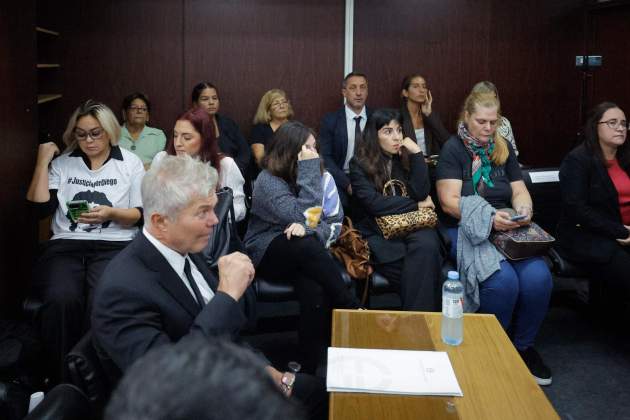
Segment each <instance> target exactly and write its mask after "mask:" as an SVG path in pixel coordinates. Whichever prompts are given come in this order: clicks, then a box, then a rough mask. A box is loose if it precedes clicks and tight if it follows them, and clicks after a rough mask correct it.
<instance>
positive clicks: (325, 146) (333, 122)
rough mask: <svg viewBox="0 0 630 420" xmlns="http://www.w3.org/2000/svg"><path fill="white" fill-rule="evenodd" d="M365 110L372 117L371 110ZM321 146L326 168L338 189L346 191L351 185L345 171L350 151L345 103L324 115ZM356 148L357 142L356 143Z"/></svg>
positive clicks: (320, 133)
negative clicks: (344, 167) (347, 155)
mask: <svg viewBox="0 0 630 420" xmlns="http://www.w3.org/2000/svg"><path fill="white" fill-rule="evenodd" d="M365 112H366V114H367V116H368V118H369V117H370V110H369V109H368V108H367V107H366V109H365ZM319 147H320V150H321V154H322V156H323V157H324V165H325V166H326V170H327V171H328V172H330V174H331V175H332V176H333V178H334V179H335V184H337V189H338V190H340V191H339V192H340V193H341V192H342V191H343V192H345V191H346V189H347V188H348V185H350V178H348V175H346V173H345V172H344V171H343V164H344V162H345V160H346V153H348V126H347V124H346V107H345V105H344V106H343V107H341V109H338V110H337V111H335V112H331V113H328V114H326V115H325V116H324V119H323V120H322V123H321V125H320V127H319ZM355 150H356V144H355Z"/></svg>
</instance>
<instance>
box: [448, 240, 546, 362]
mask: <svg viewBox="0 0 630 420" xmlns="http://www.w3.org/2000/svg"><path fill="white" fill-rule="evenodd" d="M448 235H449V237H450V238H451V241H452V246H451V252H450V257H451V258H452V259H453V261H455V260H456V259H457V228H450V229H448ZM552 288H553V283H552V280H551V273H550V272H549V268H548V267H547V264H546V263H545V261H544V260H543V259H542V258H540V257H534V258H528V259H526V260H521V261H509V260H504V261H501V269H500V270H499V271H497V272H495V273H494V274H492V275H491V276H490V277H488V278H487V279H486V280H485V281H484V282H482V283H480V284H479V300H480V304H481V306H480V307H479V311H478V312H481V313H488V314H494V315H496V317H497V319H498V320H499V322H500V323H501V326H503V328H504V329H505V330H506V331H509V332H510V333H511V334H510V335H511V336H512V341H513V342H514V346H515V347H516V348H517V349H518V350H525V349H526V348H528V347H531V346H533V345H534V339H535V338H536V334H537V333H538V330H539V329H540V326H541V324H542V322H543V320H544V319H545V315H546V314H547V309H548V307H549V299H550V297H551V289H552Z"/></svg>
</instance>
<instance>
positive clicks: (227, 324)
mask: <svg viewBox="0 0 630 420" xmlns="http://www.w3.org/2000/svg"><path fill="white" fill-rule="evenodd" d="M217 179H218V176H217V173H216V171H215V170H214V169H213V168H212V167H210V165H208V164H205V163H202V162H198V161H195V160H193V159H192V158H189V157H174V156H173V157H166V158H164V159H163V160H162V161H161V162H160V163H159V164H158V165H154V167H152V168H151V170H149V172H147V174H146V175H145V177H144V179H143V182H142V201H143V205H144V220H145V225H144V229H143V231H142V233H140V234H138V236H137V237H136V238H135V239H134V240H133V241H132V242H131V244H129V246H127V247H126V248H125V249H124V250H123V251H121V252H120V253H119V254H118V255H117V256H116V258H114V259H113V260H112V261H111V263H110V264H109V265H108V266H107V268H106V269H105V271H104V272H103V275H102V277H101V281H100V282H99V286H98V287H97V289H96V292H95V297H94V308H93V311H92V329H93V340H94V345H95V347H96V348H97V351H98V352H99V356H101V358H102V359H103V363H104V365H105V366H106V367H107V368H109V369H108V370H110V371H111V370H112V369H114V370H120V371H123V372H124V371H125V370H127V369H128V368H129V367H130V366H131V365H132V364H133V362H134V361H135V360H137V359H138V358H140V357H141V356H143V355H144V354H145V353H147V352H148V351H149V350H151V349H152V348H155V347H158V346H160V345H164V344H169V343H174V342H180V343H183V344H185V342H186V340H193V339H195V338H202V339H206V340H207V339H211V338H212V337H217V336H222V337H227V338H228V339H231V340H233V341H236V340H238V335H239V331H240V329H241V328H242V327H243V326H244V324H245V323H246V321H247V317H246V314H245V313H244V310H243V299H241V298H242V297H243V295H244V293H245V291H246V290H247V288H248V286H249V285H250V283H251V281H252V279H253V278H254V267H253V265H252V263H251V261H250V259H249V257H247V256H246V255H244V254H241V253H233V254H230V255H227V256H225V257H222V258H221V259H219V264H218V269H219V270H218V271H219V276H218V277H219V278H218V280H217V278H216V277H215V276H214V275H213V274H212V273H211V272H210V270H208V268H207V266H206V264H205V263H204V261H203V260H202V259H201V258H200V257H199V256H197V255H194V253H196V252H199V251H201V250H202V249H203V248H204V247H205V245H206V244H207V242H208V238H209V236H210V234H211V232H212V228H213V226H214V225H215V224H216V223H217V218H216V215H215V214H214V210H213V209H214V206H215V204H216V201H217V197H216V194H215V193H214V191H215V185H216V183H217ZM261 358H263V359H264V357H263V356H262V355H261ZM264 362H265V365H266V367H265V370H266V372H267V373H268V374H269V375H270V376H271V378H272V379H273V381H274V382H275V383H276V384H277V385H278V387H279V388H280V389H282V390H283V391H284V392H285V393H286V394H287V395H290V394H291V393H292V391H293V384H294V383H295V384H296V390H295V392H296V394H301V393H302V390H303V391H304V394H303V396H304V398H305V399H310V400H309V403H312V402H313V401H314V400H317V401H318V403H319V400H320V399H318V398H317V397H313V395H314V394H317V393H318V392H319V391H320V390H318V389H313V386H312V385H313V383H312V381H314V379H313V378H310V377H304V376H301V377H300V381H296V378H295V375H294V374H293V373H289V372H284V373H281V372H279V371H278V370H276V369H275V368H273V367H272V366H271V365H270V364H269V362H268V361H266V359H264ZM302 378H304V380H302ZM300 382H303V385H305V387H306V388H307V389H305V390H304V387H302V388H301V390H300V391H298V386H297V385H301V384H300ZM315 388H317V387H315ZM322 388H323V387H322ZM323 396H324V401H325V393H323ZM298 398H300V396H299V395H298ZM310 408H311V411H313V407H310Z"/></svg>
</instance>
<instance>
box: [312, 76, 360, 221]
mask: <svg viewBox="0 0 630 420" xmlns="http://www.w3.org/2000/svg"><path fill="white" fill-rule="evenodd" d="M341 94H342V95H343V97H344V98H345V105H344V106H343V107H342V108H341V109H339V110H337V111H335V112H331V113H329V114H326V116H324V119H323V120H322V123H321V125H320V131H319V146H320V149H321V153H322V155H323V156H324V163H325V165H326V170H327V171H328V172H330V173H331V174H332V176H333V178H334V179H335V183H336V184H337V190H338V191H339V198H340V199H341V204H342V205H343V207H344V210H348V205H349V200H350V196H352V187H351V186H350V178H349V177H348V173H349V169H348V163H349V162H350V159H351V158H352V156H353V155H354V150H355V145H356V142H357V141H360V137H361V133H362V132H363V129H364V128H365V123H366V121H367V117H368V115H369V113H368V110H367V108H366V106H365V101H366V100H367V96H368V81H367V76H365V75H364V74H362V73H357V72H352V73H348V75H347V76H346V77H345V78H344V79H343V83H342V89H341ZM357 139H359V140H357ZM346 213H347V212H346Z"/></svg>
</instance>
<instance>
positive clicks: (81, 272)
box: [33, 239, 129, 383]
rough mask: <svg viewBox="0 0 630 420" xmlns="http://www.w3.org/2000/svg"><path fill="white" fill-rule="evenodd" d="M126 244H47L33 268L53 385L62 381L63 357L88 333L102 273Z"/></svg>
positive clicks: (60, 241) (68, 241)
mask: <svg viewBox="0 0 630 420" xmlns="http://www.w3.org/2000/svg"><path fill="white" fill-rule="evenodd" d="M128 243H129V242H112V241H88V240H74V239H56V240H51V241H49V242H48V243H47V244H46V247H45V249H44V252H43V254H42V256H41V257H40V259H39V261H38V262H37V266H36V267H35V276H34V282H33V295H35V296H37V297H38V298H39V299H40V300H41V301H42V303H43V305H42V308H41V310H40V311H39V313H38V318H37V321H36V322H37V324H38V327H39V330H40V335H41V338H42V341H43V344H44V349H45V355H46V359H47V360H45V365H46V370H47V372H46V373H47V375H48V376H49V378H50V379H51V380H52V381H53V383H56V382H59V381H62V380H63V379H64V357H65V355H66V354H67V353H68V352H69V351H70V350H72V347H73V346H74V345H75V344H76V343H77V342H78V341H79V339H80V338H81V337H82V336H83V334H84V333H85V332H86V331H87V330H88V329H89V325H90V322H89V320H90V312H91V308H92V294H93V291H94V287H95V286H96V284H97V282H98V280H99V278H100V276H101V273H102V272H103V270H104V269H105V266H106V265H107V264H108V263H109V262H110V261H111V259H112V258H114V256H115V255H116V254H117V253H118V252H120V250H121V249H123V248H124V247H125V246H126V245H127V244H128Z"/></svg>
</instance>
